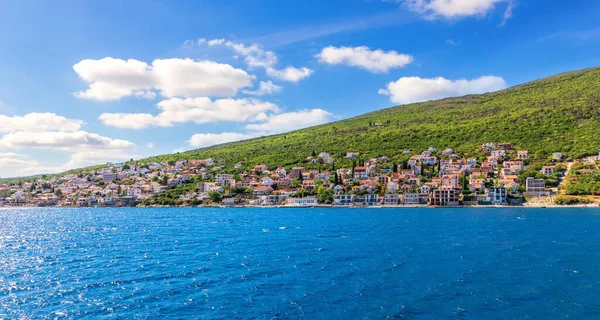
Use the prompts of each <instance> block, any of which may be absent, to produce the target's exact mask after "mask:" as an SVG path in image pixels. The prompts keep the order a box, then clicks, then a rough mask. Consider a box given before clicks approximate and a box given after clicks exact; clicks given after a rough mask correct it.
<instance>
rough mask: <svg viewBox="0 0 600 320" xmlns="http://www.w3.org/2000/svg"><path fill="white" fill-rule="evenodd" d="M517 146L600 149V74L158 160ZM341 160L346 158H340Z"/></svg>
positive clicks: (575, 151) (290, 160)
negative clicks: (501, 144)
mask: <svg viewBox="0 0 600 320" xmlns="http://www.w3.org/2000/svg"><path fill="white" fill-rule="evenodd" d="M488 141H491V142H512V143H513V144H514V145H516V146H518V147H519V148H522V149H526V150H529V152H530V155H532V156H533V157H535V158H537V159H545V158H547V157H548V156H549V155H550V154H551V153H552V152H559V151H560V152H563V153H564V154H565V156H567V157H570V158H580V157H582V156H584V155H588V154H595V153H597V152H598V149H600V69H599V68H594V69H587V70H582V71H575V72H570V73H565V74H560V75H556V76H553V77H550V78H546V79H542V80H538V81H534V82H530V83H527V84H524V85H520V86H516V87H513V88H509V89H506V90H502V91H498V92H494V93H488V94H482V95H469V96H464V97H459V98H449V99H443V100H438V101H430V102H424V103H416V104H410V105H404V106H398V107H393V108H389V109H384V110H380V111H376V112H372V113H367V114H364V115H362V116H358V117H355V118H351V119H347V120H342V121H337V122H333V123H329V124H325V125H321V126H316V127H312V128H307V129H302V130H298V131H295V132H290V133H285V134H280V135H275V136H269V137H263V138H257V139H252V140H246V141H241V142H234V143H227V144H223V145H219V146H213V147H209V148H205V149H199V150H193V151H189V152H185V153H181V154H174V155H163V156H158V157H153V158H151V160H175V159H205V158H213V159H219V160H223V161H224V165H225V166H226V167H227V166H233V164H235V163H237V162H240V161H241V162H243V163H244V164H246V165H247V166H254V165H255V164H258V163H265V164H267V165H268V166H280V165H284V166H289V165H294V164H298V163H302V162H303V161H304V160H305V159H306V157H307V156H308V155H310V154H311V153H312V151H313V150H314V151H315V152H316V153H319V152H321V151H325V152H329V153H330V154H331V155H332V156H333V157H335V158H336V159H340V158H341V154H342V153H345V152H347V151H353V152H360V153H361V155H362V156H363V157H365V158H366V157H371V156H380V155H388V156H392V157H393V156H399V155H400V154H401V153H402V151H403V150H406V149H408V150H414V151H420V150H423V149H426V148H428V147H430V146H433V147H436V148H438V149H440V148H446V147H451V148H453V149H455V150H456V151H457V152H458V153H476V152H477V150H478V148H479V147H480V145H481V144H482V143H484V142H488ZM340 160H341V159H340Z"/></svg>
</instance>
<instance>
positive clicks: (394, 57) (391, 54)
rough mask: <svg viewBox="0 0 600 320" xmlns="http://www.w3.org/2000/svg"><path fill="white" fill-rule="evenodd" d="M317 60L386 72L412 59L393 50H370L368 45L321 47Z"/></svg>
mask: <svg viewBox="0 0 600 320" xmlns="http://www.w3.org/2000/svg"><path fill="white" fill-rule="evenodd" d="M316 57H317V58H319V62H321V63H327V64H333V65H338V64H345V65H348V66H353V67H359V68H363V69H366V70H369V71H371V72H374V73H386V72H388V71H389V70H390V69H394V68H402V67H404V66H406V65H407V64H409V63H411V62H412V61H413V57H412V56H410V55H407V54H400V53H398V52H396V51H394V50H390V51H387V52H386V51H382V50H379V49H378V50H371V49H369V48H368V47H365V46H362V47H354V48H350V47H339V48H338V47H334V46H329V47H326V48H323V50H321V52H320V53H319V54H317V55H316Z"/></svg>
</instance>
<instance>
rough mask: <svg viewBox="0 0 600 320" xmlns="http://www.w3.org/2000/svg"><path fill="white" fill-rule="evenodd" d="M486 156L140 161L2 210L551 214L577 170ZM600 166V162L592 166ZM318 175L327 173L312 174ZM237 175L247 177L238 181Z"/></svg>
mask: <svg viewBox="0 0 600 320" xmlns="http://www.w3.org/2000/svg"><path fill="white" fill-rule="evenodd" d="M479 154H480V155H481V156H479V157H464V156H463V157H461V156H459V155H457V154H455V153H454V151H453V150H452V149H451V148H446V149H443V150H437V149H436V148H433V147H430V148H429V149H427V150H422V151H420V152H418V153H417V152H413V151H410V150H404V151H401V155H403V156H405V157H404V158H405V159H408V160H405V161H402V162H400V163H394V162H393V161H391V160H390V159H389V158H388V157H387V156H381V157H376V158H369V159H363V158H362V157H361V154H360V153H357V152H350V151H349V152H345V153H342V154H339V157H343V158H345V159H344V160H346V161H345V163H348V162H351V163H352V166H351V167H350V166H348V167H340V168H337V167H336V159H335V158H334V156H332V155H330V154H329V153H327V152H321V153H319V154H316V153H315V151H313V152H312V154H311V155H307V158H306V160H305V161H304V162H305V164H306V165H305V166H294V167H289V168H286V167H269V166H267V165H265V164H252V165H253V167H251V169H247V170H243V168H244V167H245V164H243V163H237V164H235V165H234V167H233V168H225V167H224V166H223V161H222V160H217V159H198V160H181V161H174V162H160V163H157V162H149V163H140V162H135V161H133V160H132V161H130V162H125V163H109V164H107V165H106V166H105V167H103V168H100V169H96V170H89V171H84V172H80V173H78V174H64V175H55V176H49V177H44V176H42V177H40V178H38V179H36V180H35V181H32V182H19V183H14V184H0V194H1V195H4V197H0V206H11V207H12V206H42V207H47V206H61V207H66V206H74V207H94V206H102V207H111V206H209V205H210V206H214V205H223V206H259V207H264V206H292V207H306V206H346V207H397V206H434V207H435V206H474V205H495V206H504V205H514V206H519V205H536V204H537V205H546V204H548V205H551V204H554V203H555V199H554V198H555V197H556V195H557V192H558V189H559V187H560V184H561V183H562V182H563V180H564V178H565V176H566V174H567V173H568V170H569V169H570V166H571V165H572V162H566V161H564V160H565V159H564V156H563V154H562V153H558V152H557V153H554V154H552V157H551V159H548V161H547V163H545V164H539V163H537V164H533V163H530V156H529V154H528V151H527V150H519V149H516V148H514V147H513V145H512V144H511V143H498V144H495V143H491V142H490V143H484V144H483V145H482V146H481V150H480V153H479ZM594 160H600V154H599V155H598V156H597V157H592V161H594ZM314 167H317V168H318V169H312V168H314ZM234 171H237V172H239V173H235V174H234V173H231V172H234Z"/></svg>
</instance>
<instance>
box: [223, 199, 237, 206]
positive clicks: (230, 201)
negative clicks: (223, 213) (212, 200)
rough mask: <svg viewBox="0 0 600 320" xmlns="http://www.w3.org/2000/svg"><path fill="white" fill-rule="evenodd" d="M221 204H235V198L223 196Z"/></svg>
mask: <svg viewBox="0 0 600 320" xmlns="http://www.w3.org/2000/svg"><path fill="white" fill-rule="evenodd" d="M223 204H224V205H226V206H233V205H235V198H224V199H223Z"/></svg>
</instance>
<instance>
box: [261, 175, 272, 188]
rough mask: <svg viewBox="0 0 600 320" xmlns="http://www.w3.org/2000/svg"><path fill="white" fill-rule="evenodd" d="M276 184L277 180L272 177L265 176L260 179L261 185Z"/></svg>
mask: <svg viewBox="0 0 600 320" xmlns="http://www.w3.org/2000/svg"><path fill="white" fill-rule="evenodd" d="M274 184H275V180H273V179H271V178H270V177H263V178H262V179H260V185H261V186H265V187H270V186H272V185H274Z"/></svg>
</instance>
